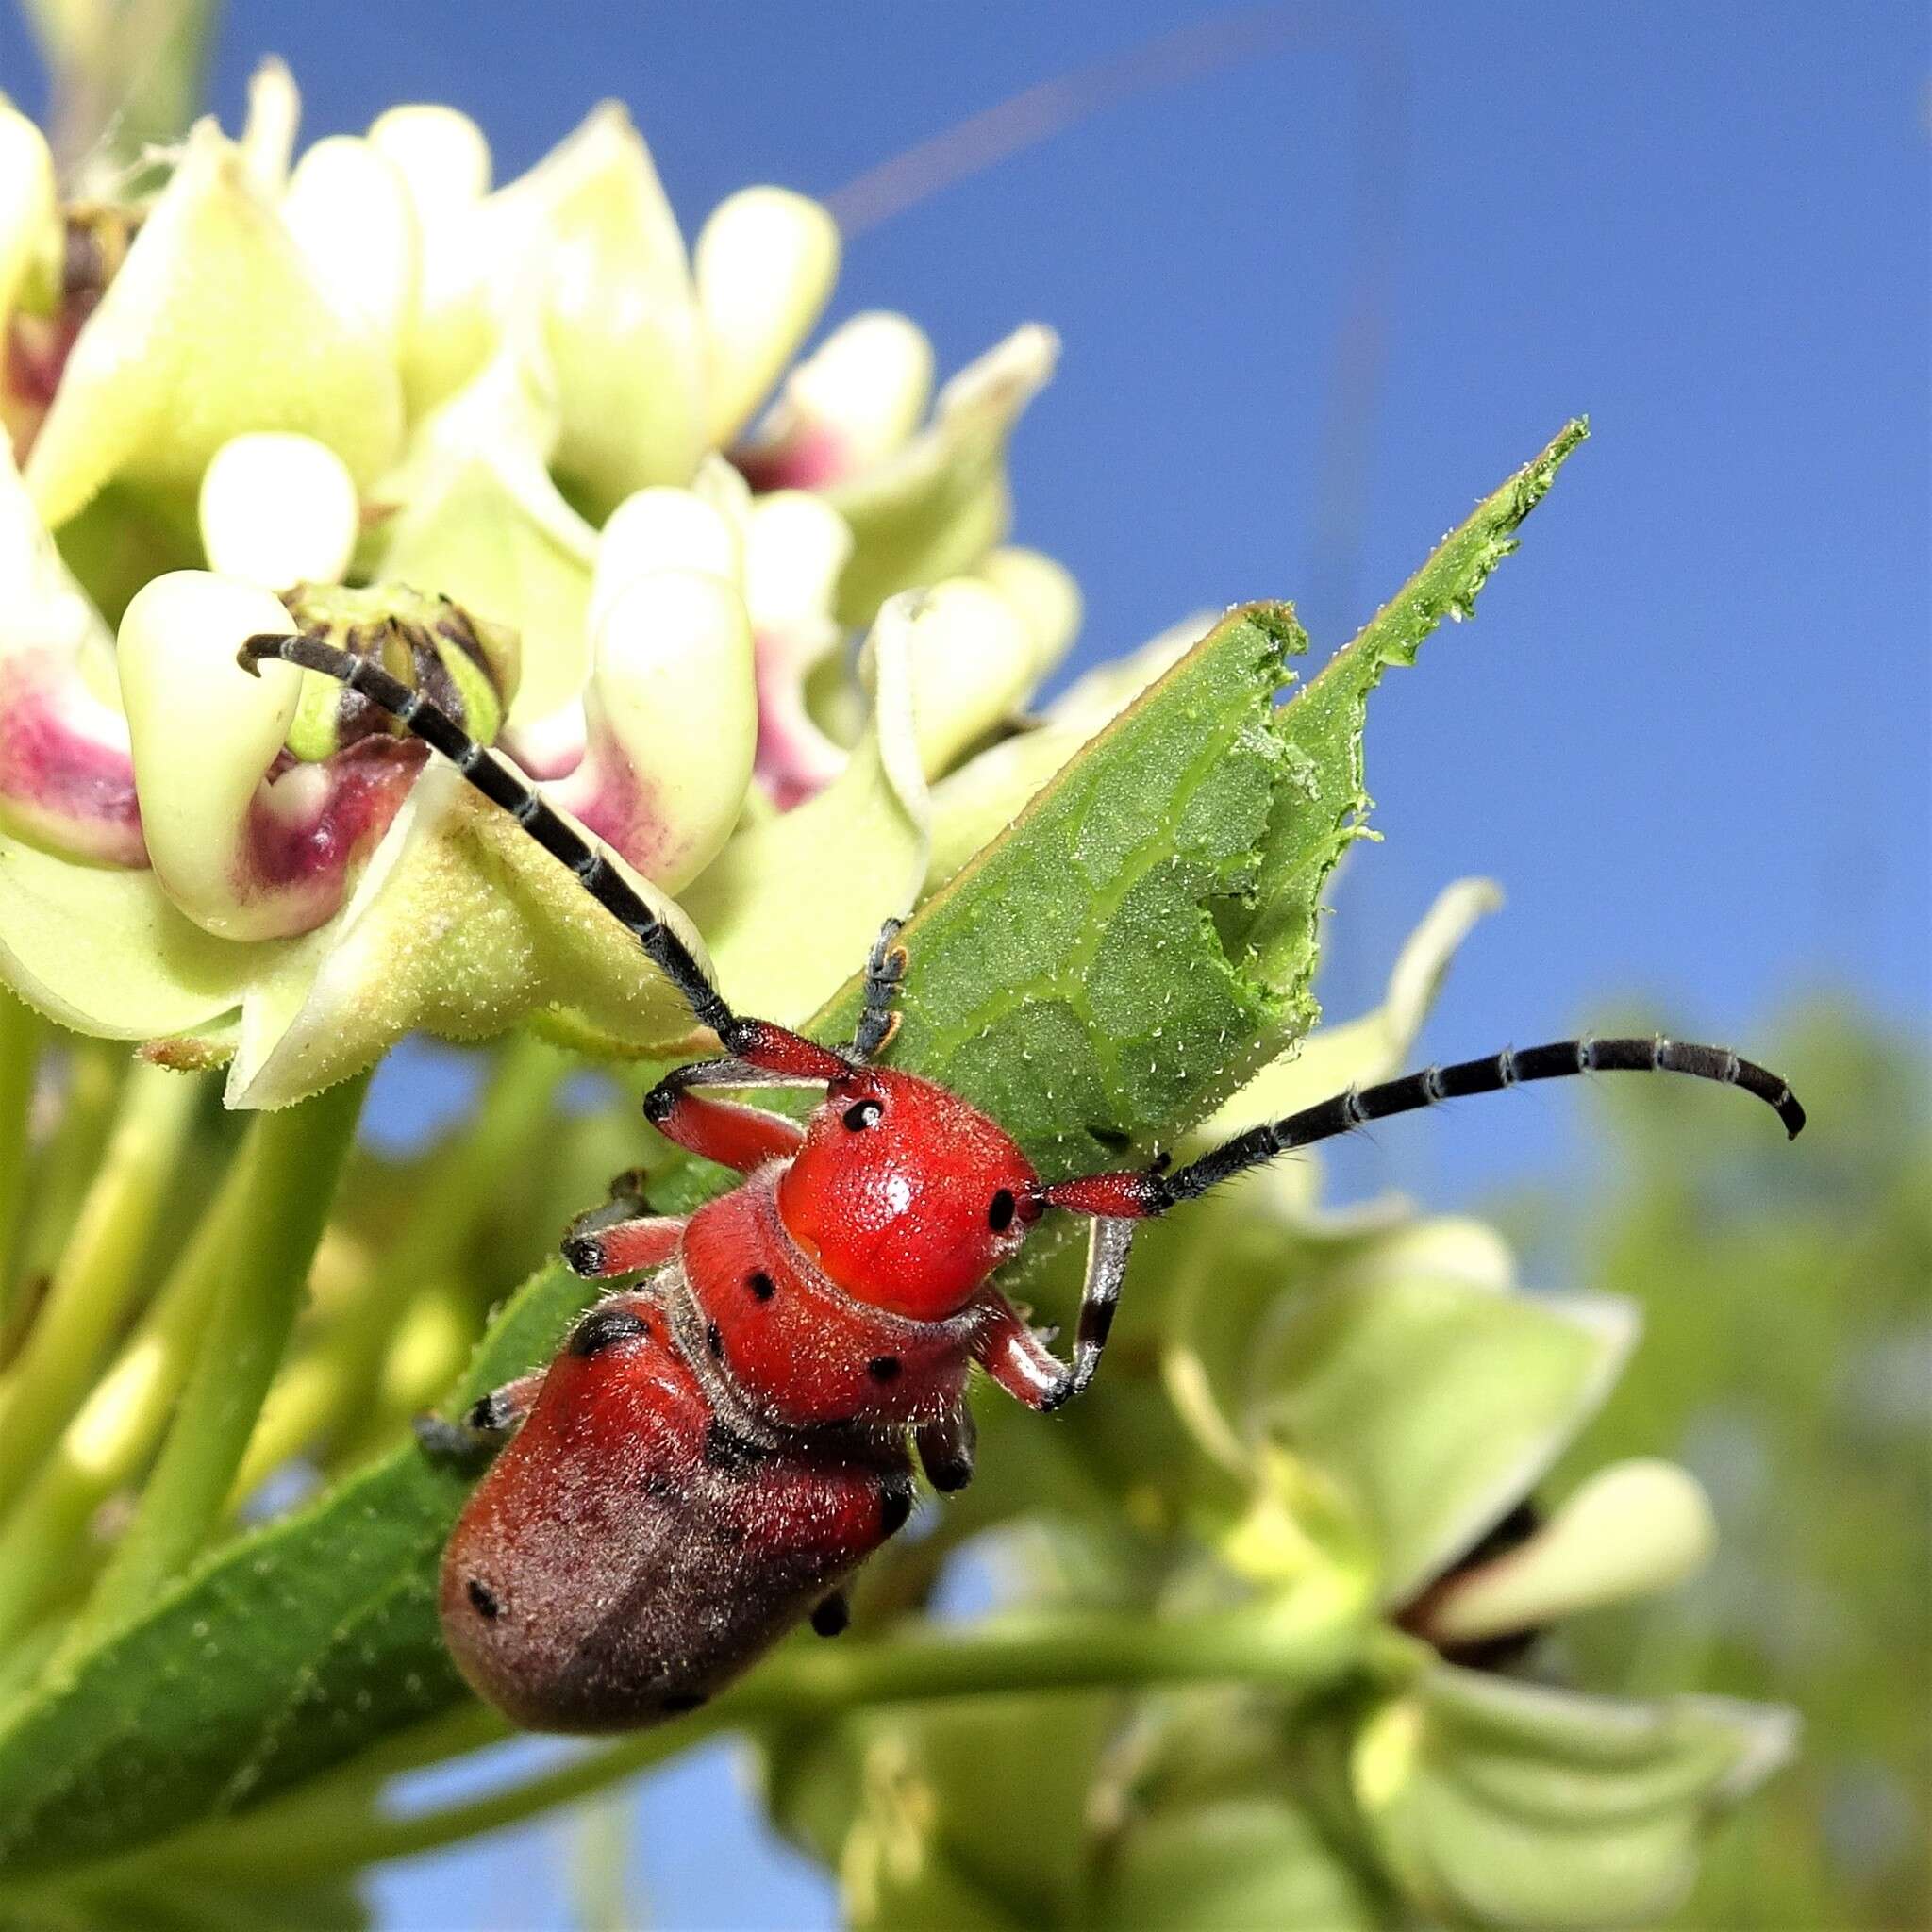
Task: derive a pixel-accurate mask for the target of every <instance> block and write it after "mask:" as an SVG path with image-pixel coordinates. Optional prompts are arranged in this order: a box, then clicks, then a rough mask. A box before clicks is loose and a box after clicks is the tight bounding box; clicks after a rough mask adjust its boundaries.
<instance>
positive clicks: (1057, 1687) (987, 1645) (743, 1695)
mask: <svg viewBox="0 0 1932 1932" xmlns="http://www.w3.org/2000/svg"><path fill="white" fill-rule="evenodd" d="M1368 1616H1369V1611H1368V1607H1367V1606H1366V1604H1365V1603H1364V1602H1363V1601H1362V1600H1361V1599H1360V1598H1358V1597H1356V1596H1353V1595H1351V1594H1350V1593H1349V1592H1346V1591H1341V1590H1339V1589H1337V1588H1336V1587H1335V1586H1334V1584H1333V1583H1332V1582H1328V1581H1324V1582H1323V1583H1321V1584H1319V1585H1316V1584H1310V1585H1308V1586H1307V1587H1305V1588H1303V1589H1301V1590H1299V1591H1294V1592H1291V1594H1289V1595H1287V1596H1284V1597H1278V1598H1275V1599H1274V1600H1272V1601H1270V1602H1268V1603H1265V1604H1260V1605H1254V1606H1248V1607H1242V1608H1241V1609H1238V1610H1230V1611H1222V1612H1216V1613H1213V1614H1210V1615H1206V1616H1200V1617H1192V1618H1181V1619H1172V1620H1161V1619H1155V1618H1134V1617H1129V1616H1104V1615H1095V1614H1091V1613H1087V1612H1058V1613H1054V1614H1050V1615H1041V1616H1035V1617H1027V1618H1019V1617H1015V1618H1012V1619H1009V1620H1008V1621H1006V1622H1004V1623H1002V1624H995V1625H993V1626H991V1627H989V1628H987V1629H985V1630H982V1631H977V1632H971V1633H968V1632H960V1631H958V1630H951V1629H945V1630H941V1629H925V1630H922V1631H920V1632H919V1633H918V1634H916V1635H912V1636H908V1637H904V1638H897V1639H893V1640H892V1641H882V1642H877V1643H871V1644H859V1645H855V1646H853V1647H852V1648H850V1649H847V1650H844V1651H843V1652H842V1653H837V1652H834V1651H832V1650H830V1649H828V1648H827V1647H825V1646H824V1645H819V1646H815V1647H808V1646H806V1645H805V1644H803V1643H800V1644H798V1645H796V1646H793V1647H791V1648H788V1649H786V1650H783V1651H781V1652H779V1654H778V1655H777V1656H775V1657H773V1658H771V1659H770V1660H769V1661H768V1662H767V1663H765V1664H764V1665H763V1666H761V1667H760V1669H759V1670H758V1672H757V1674H755V1675H753V1676H752V1677H751V1678H749V1679H748V1680H747V1681H746V1682H745V1683H743V1684H741V1685H740V1686H739V1687H738V1688H737V1689H735V1690H733V1691H727V1692H726V1693H725V1694H724V1696H723V1697H721V1698H719V1699H718V1700H717V1702H716V1703H714V1704H712V1705H711V1706H709V1707H708V1708H706V1709H705V1710H703V1711H700V1712H698V1713H696V1714H694V1715H693V1716H691V1717H688V1718H680V1719H679V1720H678V1721H677V1722H676V1723H675V1724H667V1725H662V1726H659V1727H658V1728H657V1729H654V1730H649V1731H644V1732H641V1733H640V1734H639V1735H637V1736H636V1737H632V1738H626V1739H625V1740H624V1741H623V1742H621V1743H617V1744H610V1745H605V1746H602V1747H600V1748H598V1749H595V1750H592V1751H589V1752H587V1753H585V1755H584V1756H583V1757H579V1758H576V1759H575V1760H574V1761H573V1762H571V1763H569V1764H566V1765H563V1766H561V1767H559V1768H558V1769H557V1770H555V1771H551V1772H547V1773H545V1774H542V1775H541V1776H539V1777H534V1778H529V1779H526V1780H525V1781H523V1782H522V1783H519V1784H515V1785H512V1786H510V1787H508V1789H507V1790H500V1791H493V1792H491V1793H489V1794H488V1795H486V1796H484V1797H481V1798H475V1799H471V1800H469V1801H467V1802H465V1803H462V1804H457V1805H447V1806H440V1807H436V1808H434V1809H431V1810H427V1811H422V1812H418V1813H416V1814H415V1815H413V1816H406V1817H381V1816H376V1815H373V1814H372V1811H371V1809H370V1807H371V1803H372V1796H373V1794H372V1792H371V1790H370V1789H369V1787H368V1785H367V1783H366V1782H359V1781H358V1785H357V1786H356V1787H355V1788H354V1790H352V1791H350V1792H347V1793H344V1792H341V1791H340V1790H339V1791H336V1792H317V1793H314V1794H313V1795H312V1796H310V1797H307V1798H305V1797H304V1796H299V1795H298V1796H296V1797H293V1798H291V1799H289V1800H286V1801H284V1802H283V1803H281V1804H278V1805H269V1806H264V1807H262V1808H261V1809H260V1810H259V1811H258V1812H256V1813H254V1814H252V1815H251V1816H249V1817H246V1818H243V1819H241V1820H238V1821H236V1822H234V1823H232V1824H225V1825H218V1826H212V1827H208V1828H206V1829H204V1830H199V1831H197V1832H195V1833H194V1834H193V1835H192V1837H190V1838H185V1839H182V1840H176V1841H175V1843H174V1844H173V1845H171V1846H169V1847H167V1848H166V1850H165V1851H163V1852H161V1853H159V1854H158V1855H156V1856H157V1859H158V1861H159V1860H161V1859H165V1860H166V1861H167V1862H168V1863H169V1864H171V1865H173V1864H175V1863H176V1862H179V1863H183V1864H188V1865H192V1866H194V1867H196V1868H202V1867H206V1868H208V1869H214V1868H216V1867H222V1868H226V1867H229V1866H231V1865H238V1864H239V1865H240V1866H243V1867H246V1866H249V1865H251V1864H252V1863H253V1862H254V1861H256V1860H258V1859H272V1860H273V1862H274V1864H275V1869H276V1871H277V1872H279V1873H281V1874H284V1875H286V1876H291V1877H293V1876H299V1877H314V1876H321V1875H323V1874H329V1873H335V1872H344V1871H350V1870H354V1869H356V1868H358V1867H359V1866H363V1865H367V1864H373V1863H375V1862H376V1861H377V1860H380V1859H385V1858H400V1857H413V1856H416V1855H417V1854H419V1853H423V1852H427V1851H433V1850H435V1849H437V1848H438V1847H439V1846H441V1845H446V1844H454V1843H456V1842H457V1841H458V1840H463V1839H469V1838H474V1837H475V1836H477V1835H478V1834H480V1833H483V1832H487V1831H495V1830H499V1829H501V1828H502V1827H504V1826H506V1825H508V1824H516V1823H518V1822H520V1821H521V1820H523V1819H526V1818H530V1817H534V1816H536V1815H537V1814H538V1813H540V1812H542V1811H547V1810H550V1809H552V1808H554V1807H557V1806H559V1805H567V1804H571V1803H573V1802H575V1800H577V1799H580V1798H583V1797H586V1796H588V1795H590V1794H591V1792H594V1791H598V1790H603V1789H605V1788H606V1787H607V1786H608V1785H610V1784H611V1783H613V1782H614V1781H615V1780H617V1779H619V1778H624V1777H628V1776H631V1775H632V1774H635V1773H637V1772H641V1771H644V1770H647V1769H649V1768H650V1767H651V1766H653V1765H656V1764H659V1763H661V1762H663V1761H664V1760H665V1759H666V1758H669V1757H675V1756H676V1755H677V1754H678V1753H679V1752H682V1751H685V1750H688V1749H689V1748H690V1747H691V1745H693V1744H696V1743H698V1742H700V1741H702V1740H705V1739H707V1738H710V1737H714V1736H716V1735H717V1734H718V1733H720V1732H722V1731H727V1730H731V1729H735V1728H738V1727H740V1726H741V1725H747V1724H760V1723H765V1722H769V1721H772V1720H784V1721H786V1722H788V1723H796V1722H798V1721H800V1720H804V1721H806V1722H816V1723H823V1724H829V1723H831V1722H832V1721H833V1720H835V1719H837V1718H839V1717H841V1716H843V1715H845V1714H846V1713H848V1712H851V1711H854V1710H858V1709H861V1708H866V1707H874V1706H883V1705H897V1704H918V1703H925V1702H930V1701H932V1700H935V1699H940V1698H951V1697H986V1696H1002V1695H1007V1694H1009V1693H1014V1692H1024V1691H1070V1690H1111V1691H1130V1690H1136V1689H1141V1688H1144V1687H1147V1686H1150V1685H1156V1684H1201V1683H1241V1684H1252V1685H1256V1686H1258V1687H1263V1688H1266V1689H1268V1690H1270V1691H1274V1692H1276V1693H1278V1694H1283V1695H1286V1696H1288V1697H1291V1698H1293V1699H1297V1700H1299V1699H1301V1698H1305V1697H1307V1696H1309V1695H1312V1694H1313V1693H1315V1692H1316V1691H1321V1690H1323V1689H1325V1688H1326V1687H1328V1686H1329V1685H1331V1684H1334V1683H1335V1682H1337V1681H1339V1680H1340V1679H1341V1678H1342V1677H1343V1676H1345V1675H1347V1674H1349V1673H1350V1672H1351V1671H1352V1670H1354V1669H1355V1668H1356V1666H1357V1663H1358V1661H1359V1660H1360V1657H1361V1655H1362V1645H1363V1641H1364V1635H1365V1632H1366V1631H1367V1630H1368V1628H1369V1627H1370V1625H1369V1624H1368V1622H1367V1619H1368ZM344 1798H346V1799H347V1803H346V1804H345V1803H344V1802H342V1801H343V1799H344Z"/></svg>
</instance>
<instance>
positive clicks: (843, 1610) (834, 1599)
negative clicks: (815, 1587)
mask: <svg viewBox="0 0 1932 1932" xmlns="http://www.w3.org/2000/svg"><path fill="white" fill-rule="evenodd" d="M851 1621H852V1599H851V1598H850V1597H848V1596H847V1595H846V1594H845V1592H844V1591H842V1590H835V1591H833V1592H832V1593H831V1595H830V1596H824V1597H821V1598H820V1599H819V1601H818V1604H817V1607H815V1608H814V1609H813V1611H812V1613H811V1627H812V1628H813V1629H814V1630H816V1631H817V1632H818V1634H819V1635H820V1636H821V1637H837V1636H838V1635H839V1634H840V1632H841V1631H842V1630H843V1629H844V1628H845V1626H846V1624H849V1623H851Z"/></svg>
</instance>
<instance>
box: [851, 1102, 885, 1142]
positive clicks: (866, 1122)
mask: <svg viewBox="0 0 1932 1932" xmlns="http://www.w3.org/2000/svg"><path fill="white" fill-rule="evenodd" d="M884 1111H885V1109H884V1108H882V1107H880V1105H879V1104H878V1102H877V1101H876V1100H856V1101H854V1102H853V1104H852V1105H851V1106H850V1107H848V1108H846V1109H845V1124H846V1125H847V1126H848V1127H850V1128H851V1130H852V1131H853V1132H854V1133H855V1134H862V1133H863V1132H864V1131H865V1129H866V1128H867V1127H875V1126H877V1125H878V1124H879V1115H880V1114H881V1113H883V1112H884Z"/></svg>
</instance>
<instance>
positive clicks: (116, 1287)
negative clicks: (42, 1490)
mask: <svg viewBox="0 0 1932 1932" xmlns="http://www.w3.org/2000/svg"><path fill="white" fill-rule="evenodd" d="M201 1098H202V1083H201V1082H200V1081H198V1080H195V1079H191V1078H186V1077H184V1076H183V1075H182V1074H171V1073H169V1072H167V1071H166V1070H165V1069H164V1068H161V1067H153V1066H147V1065H144V1064H140V1063H137V1064H136V1065H135V1066H134V1067H133V1068H132V1069H131V1070H130V1072H129V1073H128V1075H127V1081H126V1085H125V1087H124V1088H123V1090H122V1098H121V1113H120V1119H119V1120H118V1121H117V1123H116V1124H115V1127H114V1132H113V1136H112V1138H111V1139H110V1140H109V1141H108V1146H107V1152H106V1155H105V1157H104V1158H103V1161H102V1164H101V1168H100V1171H99V1173H98V1174H96V1175H95V1177H94V1182H93V1185H92V1187H91V1188H90V1189H89V1190H88V1193H87V1198H86V1200H85V1201H84V1202H83V1203H82V1205H81V1209H80V1215H79V1218H78V1220H76V1221H75V1225H74V1231H73V1233H72V1235H71V1236H70V1237H69V1239H68V1241H67V1246H66V1249H65V1251H64V1252H63V1253H62V1255H61V1257H60V1259H59V1262H58V1265H57V1266H56V1268H55V1270H54V1274H53V1279H52V1280H51V1281H50V1282H49V1284H48V1287H47V1294H46V1299H45V1301H44V1302H43V1303H42V1307H41V1309H40V1312H39V1314H38V1316H37V1317H36V1319H35V1321H34V1324H33V1326H32V1328H31V1329H29V1330H28V1332H27V1337H26V1341H25V1345H24V1346H23V1347H22V1349H21V1352H20V1356H19V1358H18V1359H17V1360H16V1361H15V1362H14V1364H13V1366H12V1368H11V1369H10V1370H9V1371H8V1375H7V1379H6V1382H5V1384H4V1386H0V1442H4V1443H5V1444H6V1449H7V1454H6V1459H5V1461H4V1462H0V1509H5V1508H6V1507H8V1505H9V1504H10V1503H11V1502H12V1501H13V1500H14V1498H15V1497H17V1496H18V1495H19V1494H20V1493H21V1491H23V1490H24V1489H25V1487H26V1485H27V1482H28V1480H29V1479H30V1478H31V1477H32V1475H33V1474H34V1473H35V1471H36V1470H37V1469H38V1468H39V1467H40V1465H41V1462H42V1459H43V1458H44V1457H45V1456H46V1455H47V1453H48V1451H49V1450H50V1449H51V1448H52V1447H53V1445H54V1443H55V1442H56V1441H58V1438H59V1434H60V1431H61V1430H62V1428H64V1427H65V1426H66V1424H67V1422H68V1420H69V1418H70V1417H71V1416H72V1415H73V1414H74V1411H75V1408H76V1407H78V1405H79V1404H80V1402H81V1400H82V1399H83V1397H84V1395H85V1393H86V1391H87V1390H88V1388H89V1386H90V1385H91V1384H92V1381H93V1379H94V1374H95V1371H96V1370H97V1369H98V1367H99V1365H100V1358H101V1355H102V1351H103V1350H104V1349H105V1347H106V1346H107V1343H108V1338H109V1337H110V1336H111V1335H112V1334H113V1333H114V1331H115V1329H116V1328H117V1327H119V1325H120V1324H121V1323H122V1321H123V1320H124V1319H125V1315H126V1313H127V1310H128V1308H129V1307H130V1306H131V1304H132V1303H133V1301H134V1299H135V1297H136V1295H137V1293H138V1291H139V1290H140V1288H141V1285H142V1279H143V1273H144V1271H143V1268H142V1263H143V1262H144V1261H145V1259H146V1258H147V1252H148V1246H149V1243H150V1241H152V1239H153V1236H154V1233H155V1229H156V1226H157V1224H158V1221H159V1218H160V1213H161V1209H162V1208H163V1207H164V1206H165V1205H166V1202H167V1197H168V1189H169V1185H170V1183H171V1182H172V1181H173V1180H174V1179H175V1171H176V1169H177V1167H178V1166H179V1163H180V1158H181V1151H182V1149H183V1147H184V1146H185V1144H186V1143H187V1140H188V1136H189V1132H190V1130H191V1129H192V1126H193V1124H194V1115H195V1110H196V1108H198V1107H199V1105H200V1103H201Z"/></svg>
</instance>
